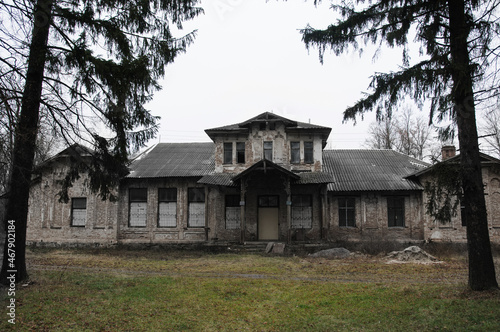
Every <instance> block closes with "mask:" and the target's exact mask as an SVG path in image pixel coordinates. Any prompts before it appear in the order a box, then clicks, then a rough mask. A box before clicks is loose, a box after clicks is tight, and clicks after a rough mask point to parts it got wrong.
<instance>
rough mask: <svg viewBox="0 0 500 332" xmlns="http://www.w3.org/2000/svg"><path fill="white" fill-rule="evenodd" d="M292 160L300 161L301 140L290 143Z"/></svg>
mask: <svg viewBox="0 0 500 332" xmlns="http://www.w3.org/2000/svg"><path fill="white" fill-rule="evenodd" d="M290 162H291V163H292V164H298V163H300V142H291V143H290Z"/></svg>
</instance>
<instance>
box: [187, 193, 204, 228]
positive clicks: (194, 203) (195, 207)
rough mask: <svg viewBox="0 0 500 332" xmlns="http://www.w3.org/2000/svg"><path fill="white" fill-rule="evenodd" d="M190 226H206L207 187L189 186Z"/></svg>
mask: <svg viewBox="0 0 500 332" xmlns="http://www.w3.org/2000/svg"><path fill="white" fill-rule="evenodd" d="M188 202H189V217H188V218H189V219H188V227H205V189H204V188H188Z"/></svg>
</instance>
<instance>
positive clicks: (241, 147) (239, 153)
mask: <svg viewBox="0 0 500 332" xmlns="http://www.w3.org/2000/svg"><path fill="white" fill-rule="evenodd" d="M236 162H237V163H238V164H244V163H245V142H236Z"/></svg>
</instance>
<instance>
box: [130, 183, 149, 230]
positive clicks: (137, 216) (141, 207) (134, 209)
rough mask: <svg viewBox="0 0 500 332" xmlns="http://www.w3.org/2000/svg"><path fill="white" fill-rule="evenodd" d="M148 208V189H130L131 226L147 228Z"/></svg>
mask: <svg viewBox="0 0 500 332" xmlns="http://www.w3.org/2000/svg"><path fill="white" fill-rule="evenodd" d="M147 207H148V189H147V188H130V189H129V215H130V217H129V226H130V227H146V218H147Z"/></svg>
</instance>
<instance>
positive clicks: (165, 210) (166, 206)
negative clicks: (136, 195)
mask: <svg viewBox="0 0 500 332" xmlns="http://www.w3.org/2000/svg"><path fill="white" fill-rule="evenodd" d="M176 226H177V189H176V188H160V189H158V227H176Z"/></svg>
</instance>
